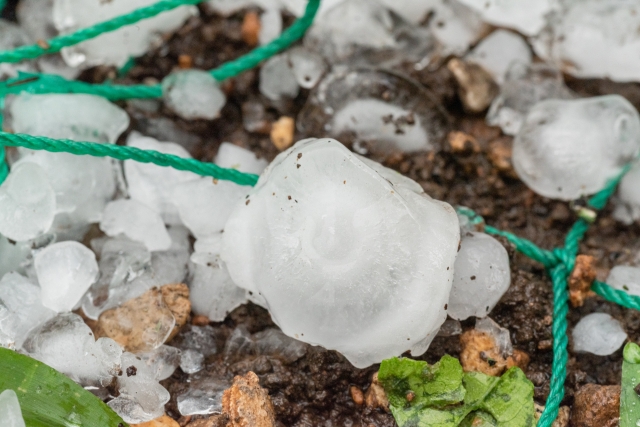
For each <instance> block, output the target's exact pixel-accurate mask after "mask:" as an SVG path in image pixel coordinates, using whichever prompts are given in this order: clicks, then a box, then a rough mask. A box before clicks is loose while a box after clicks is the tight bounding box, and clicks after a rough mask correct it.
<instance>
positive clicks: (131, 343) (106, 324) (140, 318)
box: [94, 284, 191, 352]
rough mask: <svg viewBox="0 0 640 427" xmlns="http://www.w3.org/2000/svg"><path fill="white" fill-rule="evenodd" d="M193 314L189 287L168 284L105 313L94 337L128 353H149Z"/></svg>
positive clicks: (175, 331) (174, 332)
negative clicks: (106, 338) (119, 346)
mask: <svg viewBox="0 0 640 427" xmlns="http://www.w3.org/2000/svg"><path fill="white" fill-rule="evenodd" d="M190 311H191V303H190V301H189V288H188V287H187V285H184V284H175V285H165V286H163V287H162V288H161V289H158V288H153V289H149V290H148V291H147V292H145V293H144V294H142V295H141V296H139V297H138V298H134V299H132V300H129V301H127V302H125V303H124V304H122V305H121V306H120V307H118V308H114V309H111V310H107V311H105V312H104V313H102V314H101V315H100V318H99V319H98V323H97V324H96V326H95V329H94V334H95V336H96V338H100V337H109V338H111V339H113V340H114V341H116V342H117V343H118V344H120V345H121V346H123V347H124V348H125V350H127V351H131V352H142V351H150V350H153V349H154V348H156V347H157V346H159V345H160V344H162V343H164V342H166V341H168V340H169V339H170V338H172V337H173V336H175V334H177V333H178V331H179V330H180V328H181V327H182V326H184V325H185V323H186V322H187V319H188V317H189V313H190Z"/></svg>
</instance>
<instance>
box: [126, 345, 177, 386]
mask: <svg viewBox="0 0 640 427" xmlns="http://www.w3.org/2000/svg"><path fill="white" fill-rule="evenodd" d="M181 354H182V352H181V351H180V349H178V348H175V347H171V346H169V345H161V346H160V347H158V348H156V349H155V350H153V351H151V352H147V353H139V354H137V356H138V357H140V358H141V359H142V360H144V362H145V363H146V364H147V366H148V367H149V369H150V370H151V372H153V377H154V378H155V379H156V380H157V381H162V380H166V379H167V378H169V377H170V376H171V375H173V372H174V371H175V370H176V368H177V367H178V366H180V356H181Z"/></svg>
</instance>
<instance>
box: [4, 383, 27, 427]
mask: <svg viewBox="0 0 640 427" xmlns="http://www.w3.org/2000/svg"><path fill="white" fill-rule="evenodd" d="M0 420H2V426H3V427H25V423H24V418H22V411H21V410H20V402H19V401H18V395H16V392H15V391H13V390H4V391H3V392H2V393H0Z"/></svg>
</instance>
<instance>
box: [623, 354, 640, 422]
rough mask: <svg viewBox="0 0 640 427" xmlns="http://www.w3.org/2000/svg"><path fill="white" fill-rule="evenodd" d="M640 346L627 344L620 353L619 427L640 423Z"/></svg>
mask: <svg viewBox="0 0 640 427" xmlns="http://www.w3.org/2000/svg"><path fill="white" fill-rule="evenodd" d="M636 390H638V391H640V346H638V344H635V343H632V342H630V343H628V344H627V345H626V346H625V347H624V351H623V352H622V391H621V393H620V427H636V426H638V425H639V423H640V396H638V391H636Z"/></svg>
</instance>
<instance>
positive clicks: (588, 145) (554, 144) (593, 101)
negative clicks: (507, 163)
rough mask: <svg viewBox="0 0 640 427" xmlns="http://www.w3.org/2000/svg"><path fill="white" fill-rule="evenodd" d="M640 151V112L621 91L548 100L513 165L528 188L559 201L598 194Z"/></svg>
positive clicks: (527, 127)
mask: <svg viewBox="0 0 640 427" xmlns="http://www.w3.org/2000/svg"><path fill="white" fill-rule="evenodd" d="M638 151H640V116H639V115H638V112H637V111H636V109H635V108H634V107H633V106H632V105H631V104H630V103H629V101H627V100H626V99H624V98H623V97H621V96H619V95H607V96H598V97H594V98H586V99H578V100H571V101H563V100H548V101H542V102H540V103H538V104H536V105H535V106H534V107H533V108H532V109H531V111H530V112H529V114H528V115H527V117H526V119H525V122H524V124H523V125H522V128H521V129H520V132H519V133H518V135H517V136H516V138H515V141H514V143H513V165H514V168H515V170H516V172H517V173H518V176H519V177H520V179H522V180H523V181H524V182H525V184H527V186H528V187H529V188H531V189H532V190H533V191H535V192H536V193H538V194H540V195H542V196H545V197H549V198H554V199H561V200H573V199H577V198H579V197H581V196H583V195H588V194H593V193H595V192H597V191H598V190H600V189H601V188H603V187H604V186H605V184H606V183H607V181H608V180H609V179H612V178H614V177H615V176H616V175H618V174H619V173H620V171H621V170H622V167H623V166H624V164H626V163H628V162H630V161H631V160H632V159H633V158H634V157H635V156H636V155H637V154H638Z"/></svg>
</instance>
